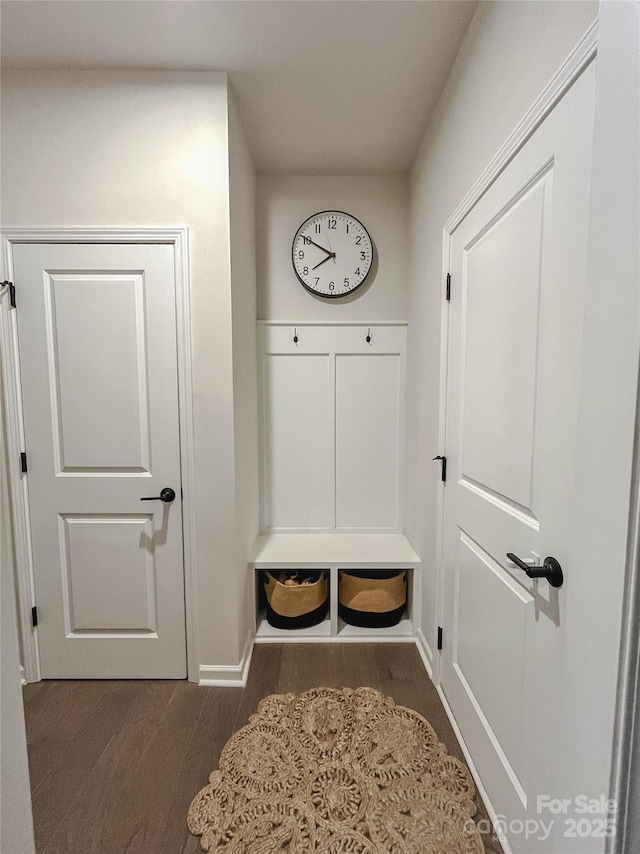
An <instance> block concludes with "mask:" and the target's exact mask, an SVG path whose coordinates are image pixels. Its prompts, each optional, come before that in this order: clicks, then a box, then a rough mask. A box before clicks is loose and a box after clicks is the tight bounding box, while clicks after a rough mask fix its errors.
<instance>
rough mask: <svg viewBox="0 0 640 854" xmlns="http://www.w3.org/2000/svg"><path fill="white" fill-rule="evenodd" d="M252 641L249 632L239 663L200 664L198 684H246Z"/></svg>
mask: <svg viewBox="0 0 640 854" xmlns="http://www.w3.org/2000/svg"><path fill="white" fill-rule="evenodd" d="M253 643H254V637H253V635H252V634H251V633H249V634H248V635H247V640H246V642H245V645H244V649H243V650H242V655H241V656H240V663H239V664H201V665H200V668H199V671H198V672H199V679H198V684H199V685H203V686H206V687H211V688H225V687H226V688H244V686H245V685H246V684H247V674H248V673H249V665H250V664H251V654H252V653H253Z"/></svg>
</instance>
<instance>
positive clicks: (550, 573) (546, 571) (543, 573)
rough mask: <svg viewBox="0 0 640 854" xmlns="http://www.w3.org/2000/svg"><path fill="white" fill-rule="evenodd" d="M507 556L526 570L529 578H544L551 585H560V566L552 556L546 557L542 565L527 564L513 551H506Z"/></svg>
mask: <svg viewBox="0 0 640 854" xmlns="http://www.w3.org/2000/svg"><path fill="white" fill-rule="evenodd" d="M507 557H508V558H509V560H511V561H513V562H514V563H515V565H516V566H518V567H520V569H522V570H523V571H524V572H526V573H527V575H528V576H529V578H546V579H547V581H548V582H549V584H550V585H551V586H552V587H562V582H563V581H564V576H563V574H562V567H561V566H560V564H559V563H558V561H557V560H556V559H555V558H554V557H546V558H545V559H544V563H543V564H542V566H529V565H528V564H526V563H525V562H524V561H523V560H521V559H520V558H519V557H518V556H517V555H514V554H513V552H507Z"/></svg>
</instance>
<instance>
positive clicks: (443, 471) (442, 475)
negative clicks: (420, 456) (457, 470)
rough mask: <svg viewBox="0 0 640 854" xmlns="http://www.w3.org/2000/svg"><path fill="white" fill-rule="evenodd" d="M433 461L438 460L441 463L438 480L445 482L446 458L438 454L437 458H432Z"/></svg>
mask: <svg viewBox="0 0 640 854" xmlns="http://www.w3.org/2000/svg"><path fill="white" fill-rule="evenodd" d="M433 459H434V460H440V462H441V463H442V469H441V470H440V478H441V480H442V482H443V483H446V482H447V458H446V457H443V456H442V455H441V454H438V456H437V457H434V458H433Z"/></svg>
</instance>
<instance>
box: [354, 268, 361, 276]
mask: <svg viewBox="0 0 640 854" xmlns="http://www.w3.org/2000/svg"><path fill="white" fill-rule="evenodd" d="M359 275H360V267H358V269H357V270H356V271H355V273H354V276H359Z"/></svg>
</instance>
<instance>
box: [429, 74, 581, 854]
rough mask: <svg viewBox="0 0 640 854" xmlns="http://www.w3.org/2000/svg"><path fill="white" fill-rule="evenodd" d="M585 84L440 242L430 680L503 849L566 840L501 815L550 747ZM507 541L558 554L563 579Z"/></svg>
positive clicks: (564, 534) (576, 323) (534, 789)
mask: <svg viewBox="0 0 640 854" xmlns="http://www.w3.org/2000/svg"><path fill="white" fill-rule="evenodd" d="M593 98H594V67H593V65H592V66H590V67H589V68H588V69H587V70H586V71H585V72H584V73H583V75H582V76H581V77H580V78H579V79H578V80H577V82H576V83H575V84H574V85H573V86H572V87H571V89H570V90H569V91H568V92H567V94H565V96H564V97H563V98H562V100H561V101H560V103H559V104H558V105H557V106H556V107H555V109H554V110H553V111H552V112H551V113H550V115H549V116H548V117H547V118H546V119H545V121H544V122H543V123H542V125H541V126H540V127H539V128H538V129H537V130H536V132H535V133H534V134H533V136H532V137H531V138H530V139H529V140H528V142H527V143H526V144H525V145H524V147H523V148H522V149H521V150H520V152H519V153H518V154H517V155H516V157H515V158H514V159H513V160H512V161H511V162H510V163H509V165H508V166H507V167H506V168H505V170H504V171H503V172H502V173H501V174H500V176H499V177H498V178H497V180H496V181H495V182H494V183H493V184H492V185H491V186H490V187H489V189H488V190H487V191H486V192H485V194H484V195H483V196H482V197H481V199H480V200H479V202H478V203H477V204H476V205H475V206H474V207H473V209H472V210H471V212H470V213H469V214H468V215H467V216H466V218H465V219H464V220H463V221H462V223H461V224H460V225H459V226H458V227H457V228H456V230H455V231H454V233H453V235H452V239H451V276H452V295H451V304H450V331H449V351H448V352H449V357H448V391H447V432H446V453H447V458H448V463H449V466H448V469H449V470H448V476H447V483H446V486H445V536H444V561H445V598H444V602H445V624H444V625H445V642H444V649H443V654H442V662H441V682H442V688H443V690H444V693H445V695H446V697H447V700H448V702H449V704H450V706H451V709H452V711H453V714H454V715H455V718H456V721H457V722H458V724H459V727H460V730H461V732H462V735H463V737H464V740H465V742H466V744H467V746H468V748H469V751H470V753H471V756H472V757H473V760H474V762H475V765H476V767H477V769H478V772H479V774H480V776H481V778H482V782H483V784H484V786H485V787H486V789H487V792H488V795H489V798H490V800H491V802H492V804H493V807H494V808H495V810H496V812H497V813H498V814H499V815H501V816H504V817H505V820H506V822H507V827H515V828H516V830H515V831H514V833H517V834H518V835H517V836H514V837H513V838H512V839H511V840H510V841H511V844H512V848H513V850H514V851H517V852H518V854H528V852H536V854H539V852H545V851H551V850H553V851H559V850H562V851H566V850H569V843H567V844H566V845H565V846H564V847H563V843H561V844H560V846H559V847H558V844H557V841H556V843H554V842H553V840H552V838H551V837H550V838H549V839H546V840H545V839H544V838H543V836H544V830H542V829H541V828H538V829H537V830H536V831H533V830H532V831H531V833H530V834H526V833H520V832H519V830H518V828H520V825H519V824H518V823H517V822H518V821H520V820H524V819H531V820H534V821H535V820H536V819H545V818H547V817H548V816H545V815H544V814H542V815H541V814H540V813H539V812H538V811H537V810H538V800H537V798H538V796H555V795H557V794H558V793H557V791H556V788H555V770H556V769H558V768H559V767H560V765H559V763H562V761H563V760H562V750H561V745H560V744H559V743H558V740H557V732H558V730H557V729H556V724H558V723H559V720H558V717H559V715H561V708H562V707H561V697H562V692H563V681H562V662H563V650H564V648H565V644H566V643H567V642H568V639H570V634H568V630H570V627H567V626H566V625H565V620H564V602H565V597H566V596H567V595H568V591H569V590H570V586H571V584H576V583H580V580H579V578H580V568H579V567H577V566H571V565H569V563H567V561H566V559H565V557H566V555H567V552H568V546H569V544H570V542H571V536H572V530H571V507H572V502H573V490H574V483H573V465H574V456H575V448H576V430H577V403H578V385H579V377H580V363H581V333H582V314H583V291H584V281H585V262H586V240H587V224H588V215H589V184H590V166H591V137H592V124H593ZM508 552H510V553H514V554H515V555H516V556H517V557H519V558H520V559H521V560H523V561H524V562H525V563H527V564H535V565H539V564H541V563H542V561H543V560H544V559H545V558H546V557H547V556H553V557H555V558H557V560H558V561H559V562H560V564H561V566H562V569H563V570H564V576H565V582H564V585H563V586H562V587H560V588H555V587H553V586H551V584H550V583H549V582H548V581H547V580H545V579H531V578H529V577H528V576H527V574H526V573H525V572H524V571H523V570H522V569H521V568H519V567H518V566H517V565H515V564H514V562H513V561H511V560H509V559H508V558H507V553H508ZM588 669H589V663H588V662H585V674H584V675H585V685H586V684H588V683H589V681H590V679H591V678H593V677H592V675H591V674H589V673H588ZM588 749H589V746H588V745H585V750H588ZM573 794H575V793H573ZM560 824H561V822H556V826H559V825H560ZM528 828H533V825H528ZM554 846H555V847H554Z"/></svg>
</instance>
